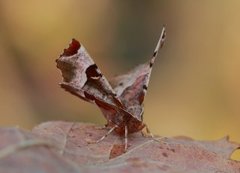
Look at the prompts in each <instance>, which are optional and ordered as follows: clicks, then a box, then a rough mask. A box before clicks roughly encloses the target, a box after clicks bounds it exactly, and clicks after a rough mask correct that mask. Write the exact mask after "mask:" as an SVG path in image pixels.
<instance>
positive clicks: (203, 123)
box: [0, 0, 240, 142]
mask: <svg viewBox="0 0 240 173" xmlns="http://www.w3.org/2000/svg"><path fill="white" fill-rule="evenodd" d="M239 9H240V1H238V0H231V1H225V0H211V1H209V0H201V1H191V0H182V1H177V0H164V1H163V0H152V1H141V2H140V1H120V0H119V1H118V0H116V1H110V0H101V1H97V0H90V1H74V0H70V1H65V0H53V1H31V0H26V1H24V2H22V1H14V2H13V1H0V64H1V65H0V67H1V68H0V73H1V80H0V98H1V100H0V125H1V126H20V127H23V128H28V129H31V128H32V127H33V126H35V125H37V124H38V123H41V122H44V121H50V120H67V121H83V122H92V123H97V124H104V123H105V119H104V118H103V116H102V114H101V112H100V111H99V109H98V108H97V107H96V106H94V105H91V104H89V103H86V102H83V101H82V100H80V99H79V98H77V97H75V96H72V95H70V94H69V93H67V92H65V91H64V90H62V89H61V88H60V87H59V86H58V83H59V82H60V81H61V73H60V71H59V70H58V69H57V68H56V63H55V59H57V58H58V56H59V55H60V54H61V53H62V51H63V49H64V48H66V47H67V46H68V44H69V42H70V41H71V39H72V38H76V39H77V40H79V41H80V42H81V43H82V44H83V45H84V46H85V47H86V49H87V50H88V52H89V53H90V54H91V56H92V57H93V58H94V60H95V62H96V63H97V64H98V66H99V67H100V69H102V72H103V73H104V74H105V76H106V77H107V78H110V77H111V76H113V75H114V74H121V73H124V72H126V71H128V70H129V69H131V68H133V67H134V66H136V65H138V64H140V63H143V62H146V61H148V60H149V58H150V57H151V55H152V53H153V50H154V48H155V45H156V42H157V40H158V37H159V35H160V32H161V29H162V26H163V24H166V27H167V39H166V43H165V45H164V47H163V49H162V50H161V52H160V54H159V56H158V58H157V61H156V63H155V65H154V70H153V73H152V77H151V81H150V85H149V90H148V94H147V96H146V99H145V102H144V104H145V114H144V121H145V122H146V123H147V124H148V126H149V127H150V129H151V131H152V132H153V133H154V134H158V135H163V136H176V135H185V136H189V137H193V138H195V139H218V138H221V137H223V136H225V135H230V137H231V138H230V139H231V140H234V141H238V142H240V125H239V124H240V89H239V88H240V78H239V74H240V68H239V67H240V57H239V55H240V48H239V47H240V33H239V32H240V22H239V19H240V11H239Z"/></svg>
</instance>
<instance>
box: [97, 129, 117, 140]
mask: <svg viewBox="0 0 240 173" xmlns="http://www.w3.org/2000/svg"><path fill="white" fill-rule="evenodd" d="M117 127H118V126H117V125H115V126H113V127H112V128H111V129H110V130H109V131H108V132H107V133H106V134H105V135H104V136H103V137H101V138H100V139H99V140H97V141H96V143H99V142H101V141H102V140H103V139H105V138H106V137H107V136H108V135H109V134H110V133H112V132H113V130H115V129H116V128H117Z"/></svg>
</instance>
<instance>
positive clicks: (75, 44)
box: [61, 38, 81, 56]
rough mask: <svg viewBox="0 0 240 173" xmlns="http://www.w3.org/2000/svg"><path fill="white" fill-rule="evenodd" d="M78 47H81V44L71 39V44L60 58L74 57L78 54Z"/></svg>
mask: <svg viewBox="0 0 240 173" xmlns="http://www.w3.org/2000/svg"><path fill="white" fill-rule="evenodd" d="M80 47H81V44H80V43H79V42H78V41H77V40H75V39H74V38H73V39H72V42H71V43H70V44H69V47H68V48H67V49H64V51H63V54H62V55H61V56H72V55H75V54H76V53H77V52H78V50H79V48H80Z"/></svg>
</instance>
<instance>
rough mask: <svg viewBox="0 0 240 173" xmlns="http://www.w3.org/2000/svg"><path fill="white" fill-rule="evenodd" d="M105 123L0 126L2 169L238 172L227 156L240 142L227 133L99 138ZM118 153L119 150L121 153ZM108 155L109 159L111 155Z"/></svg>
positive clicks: (12, 172)
mask: <svg viewBox="0 0 240 173" xmlns="http://www.w3.org/2000/svg"><path fill="white" fill-rule="evenodd" d="M106 132H107V130H106V129H104V128H101V127H99V126H96V125H93V124H84V123H71V122H61V121H59V122H46V123H43V124H40V125H39V126H37V127H35V128H34V129H33V132H32V133H31V132H28V131H24V130H21V129H17V128H1V129H0V135H1V141H0V170H1V172H3V173H30V172H41V173H50V172H51V173H55V172H71V173H72V172H73V173H75V172H88V173H94V172H100V173H101V172H104V173H105V172H127V173H129V172H130V173H133V172H138V173H141V172H153V173H154V172H160V173H197V172H200V173H203V172H204V173H216V172H218V173H220V172H221V173H224V172H226V173H239V172H240V162H239V161H233V160H231V159H230V155H231V154H232V152H233V151H234V150H236V149H238V148H239V147H240V145H239V144H237V143H233V142H229V140H228V138H227V137H225V138H223V139H220V140H217V141H196V140H192V139H190V138H186V137H175V138H159V141H156V140H153V139H151V138H150V137H149V138H147V137H143V136H142V135H141V134H138V133H137V134H132V135H130V136H129V148H128V151H127V152H126V153H122V151H123V148H122V147H123V144H124V139H123V138H122V137H119V136H118V135H114V134H111V135H109V136H108V137H107V138H105V139H104V140H103V141H101V142H100V143H98V144H95V143H92V141H96V140H98V139H99V138H101V137H102V136H103V135H104V134H105V133H106ZM119 154H121V155H119ZM110 158H111V159H110Z"/></svg>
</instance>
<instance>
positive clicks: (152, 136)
mask: <svg viewBox="0 0 240 173" xmlns="http://www.w3.org/2000/svg"><path fill="white" fill-rule="evenodd" d="M144 125H145V128H146V131H147V134H148V135H149V136H150V137H151V138H152V139H153V140H154V141H157V142H160V140H161V139H164V138H166V137H160V138H156V137H155V136H154V135H153V134H152V132H151V131H150V129H149V128H148V126H147V124H144ZM141 133H142V135H143V136H145V137H146V135H145V134H144V133H143V132H141Z"/></svg>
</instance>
